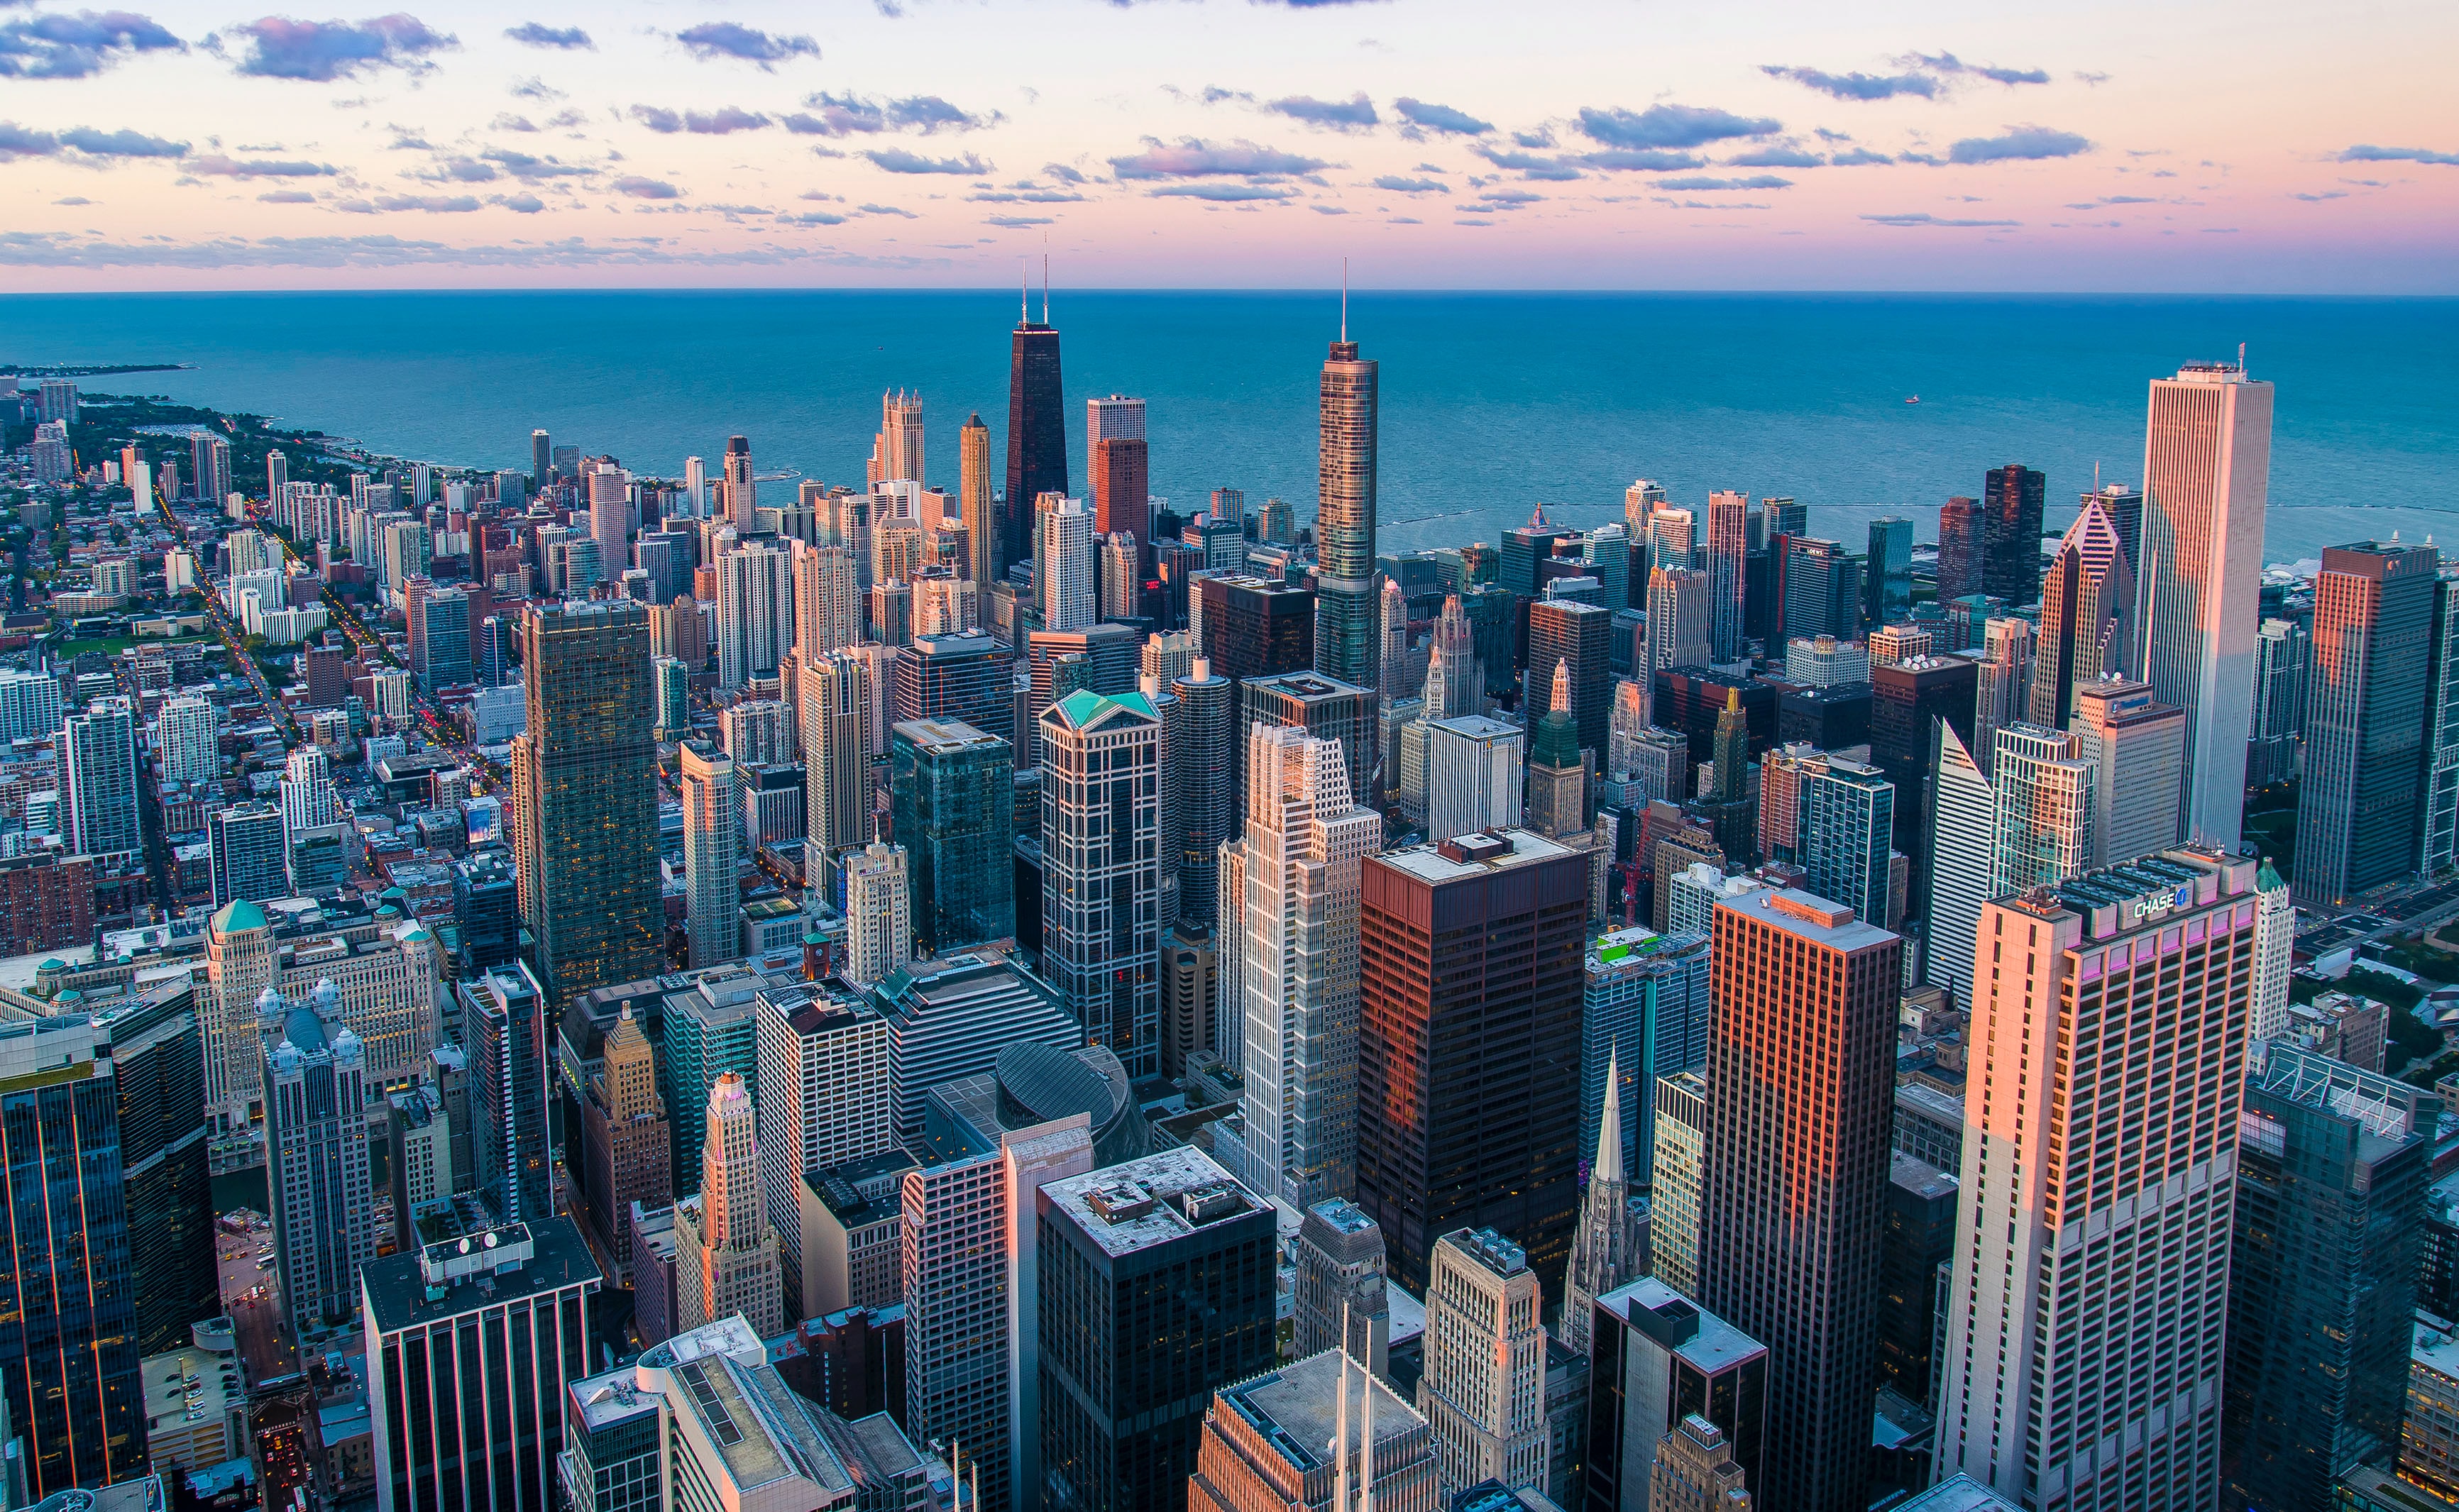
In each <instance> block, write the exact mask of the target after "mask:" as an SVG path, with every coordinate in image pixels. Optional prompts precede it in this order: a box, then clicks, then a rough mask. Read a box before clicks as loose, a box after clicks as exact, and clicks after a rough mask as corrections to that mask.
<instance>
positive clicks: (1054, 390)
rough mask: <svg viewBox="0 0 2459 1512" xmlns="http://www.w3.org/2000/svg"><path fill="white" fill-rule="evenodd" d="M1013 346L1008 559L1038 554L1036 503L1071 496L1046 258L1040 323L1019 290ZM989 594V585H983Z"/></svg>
mask: <svg viewBox="0 0 2459 1512" xmlns="http://www.w3.org/2000/svg"><path fill="white" fill-rule="evenodd" d="M1017 303H1018V305H1019V308H1018V310H1017V322H1016V330H1015V332H1014V333H1013V334H1012V336H1011V337H1010V339H1009V344H1008V368H1007V503H1006V508H1005V511H1004V514H1003V515H1002V517H1001V520H1000V532H999V534H1000V536H1001V539H1002V542H1003V544H1004V550H1003V551H1002V553H1001V556H1002V557H1003V559H1004V560H1007V561H1011V562H1016V561H1022V560H1024V559H1025V558H1026V557H1030V556H1032V555H1033V501H1034V499H1035V498H1036V497H1037V496H1038V495H1040V494H1064V493H1066V492H1067V416H1066V409H1067V406H1066V400H1065V399H1064V397H1063V396H1062V395H1061V384H1060V376H1059V332H1058V330H1057V328H1055V327H1054V326H1051V324H1050V263H1049V256H1048V254H1047V253H1045V254H1043V258H1042V275H1041V319H1040V320H1039V321H1035V320H1031V319H1029V318H1027V311H1026V309H1025V308H1024V307H1023V305H1024V291H1022V290H1019V298H1018V301H1017ZM982 587H983V591H984V592H988V591H989V587H990V585H989V584H987V583H985V584H983V585H982Z"/></svg>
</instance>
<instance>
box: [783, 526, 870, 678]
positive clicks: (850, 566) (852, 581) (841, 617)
mask: <svg viewBox="0 0 2459 1512" xmlns="http://www.w3.org/2000/svg"><path fill="white" fill-rule="evenodd" d="M790 570H791V572H792V574H793V578H794V603H793V629H794V649H795V652H796V654H797V655H799V656H800V657H801V658H802V664H803V665H804V666H806V667H808V666H809V665H810V664H811V663H812V662H815V661H817V660H818V659H819V658H821V657H824V656H826V655H828V654H829V653H830V652H831V651H835V650H838V649H840V648H841V647H844V646H850V645H851V644H853V643H854V642H855V641H860V640H861V639H862V590H861V588H860V587H859V586H857V584H858V582H859V580H860V577H859V572H858V570H857V568H856V566H855V562H854V554H853V552H852V550H851V548H849V547H845V546H813V545H811V544H810V543H809V542H808V541H796V542H794V544H793V565H792V567H791V569H790Z"/></svg>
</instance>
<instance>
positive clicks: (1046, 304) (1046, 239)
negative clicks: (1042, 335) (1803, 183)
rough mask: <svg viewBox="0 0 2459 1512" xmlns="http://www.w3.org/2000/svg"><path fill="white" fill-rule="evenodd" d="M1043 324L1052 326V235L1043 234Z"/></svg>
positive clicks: (1045, 232)
mask: <svg viewBox="0 0 2459 1512" xmlns="http://www.w3.org/2000/svg"><path fill="white" fill-rule="evenodd" d="M1041 324H1043V325H1044V326H1047V325H1049V324H1050V233H1049V232H1047V231H1044V232H1043V233H1041Z"/></svg>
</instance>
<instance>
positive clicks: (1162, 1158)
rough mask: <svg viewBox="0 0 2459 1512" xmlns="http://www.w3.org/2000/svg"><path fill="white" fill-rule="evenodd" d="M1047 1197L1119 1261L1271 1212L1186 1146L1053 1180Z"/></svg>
mask: <svg viewBox="0 0 2459 1512" xmlns="http://www.w3.org/2000/svg"><path fill="white" fill-rule="evenodd" d="M1041 1194H1042V1196H1043V1197H1044V1198H1046V1199H1047V1200H1048V1201H1049V1203H1050V1206H1051V1208H1052V1209H1053V1210H1054V1211H1055V1212H1057V1213H1059V1214H1061V1215H1063V1216H1064V1217H1065V1218H1066V1220H1067V1221H1068V1222H1069V1223H1070V1224H1072V1225H1073V1226H1074V1227H1075V1228H1076V1229H1078V1230H1080V1231H1081V1232H1082V1233H1083V1234H1084V1236H1085V1237H1086V1238H1088V1239H1090V1240H1092V1242H1093V1243H1094V1244H1095V1245H1096V1246H1097V1247H1099V1248H1100V1249H1101V1250H1103V1252H1104V1253H1106V1254H1110V1255H1113V1256H1116V1255H1126V1254H1133V1253H1135V1252H1136V1251H1137V1250H1149V1249H1152V1248H1153V1247H1155V1246H1157V1245H1165V1244H1168V1243H1170V1242H1171V1241H1172V1240H1175V1239H1180V1238H1183V1237H1185V1236H1186V1235H1188V1234H1191V1233H1198V1232H1201V1231H1202V1230H1204V1229H1210V1228H1213V1227H1215V1226H1217V1225H1220V1224H1224V1223H1228V1222H1230V1221H1231V1220H1233V1219H1237V1218H1242V1217H1244V1216H1246V1215H1247V1214H1249V1213H1251V1212H1255V1211H1258V1210H1269V1205H1268V1204H1266V1203H1265V1202H1264V1201H1263V1200H1262V1199H1261V1198H1258V1197H1256V1196H1255V1195H1254V1194H1253V1193H1251V1192H1250V1191H1248V1190H1247V1188H1246V1187H1241V1186H1239V1185H1238V1183H1237V1180H1236V1179H1235V1178H1233V1177H1232V1176H1231V1175H1230V1174H1229V1172H1228V1171H1226V1170H1224V1169H1222V1168H1221V1167H1220V1166H1218V1165H1216V1164H1214V1162H1213V1160H1212V1158H1211V1157H1210V1156H1208V1155H1207V1154H1205V1153H1204V1152H1203V1151H1202V1150H1199V1149H1196V1148H1194V1147H1192V1146H1190V1145H1179V1146H1177V1147H1175V1148H1172V1149H1166V1150H1163V1151H1162V1152H1160V1153H1159V1154H1156V1155H1145V1156H1143V1157H1141V1158H1139V1159H1136V1160H1131V1161H1124V1162H1122V1163H1121V1164H1119V1165H1116V1166H1105V1167H1103V1169H1101V1170H1097V1171H1092V1172H1090V1173H1088V1174H1086V1175H1082V1176H1071V1177H1069V1178H1067V1179H1066V1180H1064V1181H1056V1182H1050V1183H1047V1184H1045V1185H1044V1186H1043V1187H1042V1188H1041Z"/></svg>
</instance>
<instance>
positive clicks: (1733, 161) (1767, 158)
mask: <svg viewBox="0 0 2459 1512" xmlns="http://www.w3.org/2000/svg"><path fill="white" fill-rule="evenodd" d="M1824 161H1826V159H1825V158H1821V157H1819V156H1818V154H1817V153H1812V152H1803V151H1802V150H1801V149H1800V148H1798V147H1756V148H1753V149H1752V150H1751V151H1749V152H1746V153H1744V154H1742V155H1741V156H1740V157H1738V158H1726V159H1725V165H1726V166H1727V167H1729V168H1816V167H1818V165H1819V164H1820V163H1822V162H1824Z"/></svg>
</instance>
